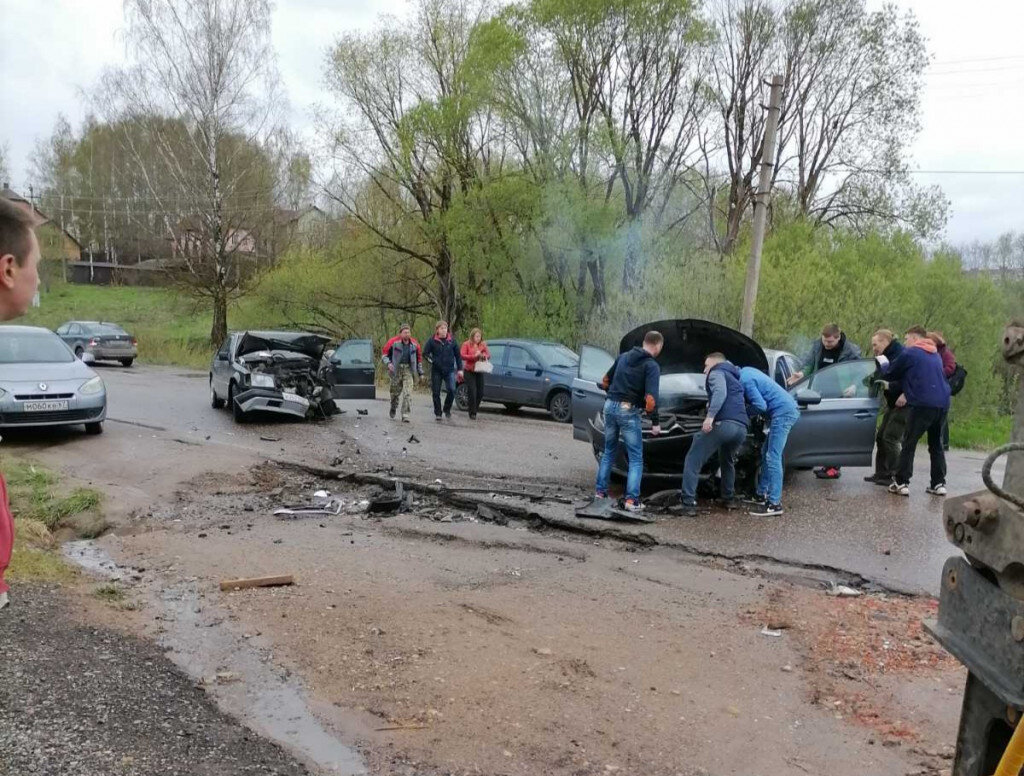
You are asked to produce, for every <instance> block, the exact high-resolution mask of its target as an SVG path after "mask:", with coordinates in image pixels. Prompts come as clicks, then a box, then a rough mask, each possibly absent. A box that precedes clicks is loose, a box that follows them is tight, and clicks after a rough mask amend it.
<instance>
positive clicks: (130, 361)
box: [121, 358, 135, 366]
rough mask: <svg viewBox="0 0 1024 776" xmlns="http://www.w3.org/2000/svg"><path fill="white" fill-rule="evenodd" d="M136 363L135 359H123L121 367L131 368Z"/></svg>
mask: <svg viewBox="0 0 1024 776" xmlns="http://www.w3.org/2000/svg"><path fill="white" fill-rule="evenodd" d="M134 363H135V359H134V358H122V359H121V366H131V365H132V364H134Z"/></svg>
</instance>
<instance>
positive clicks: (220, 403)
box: [210, 377, 224, 410]
mask: <svg viewBox="0 0 1024 776" xmlns="http://www.w3.org/2000/svg"><path fill="white" fill-rule="evenodd" d="M210 406H211V407H213V408H214V409H215V410H219V409H223V407H224V400H223V399H222V398H220V396H218V395H217V392H216V391H215V390H213V378H212V377H211V378H210Z"/></svg>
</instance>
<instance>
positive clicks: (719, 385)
mask: <svg viewBox="0 0 1024 776" xmlns="http://www.w3.org/2000/svg"><path fill="white" fill-rule="evenodd" d="M704 374H705V375H707V379H706V380H705V382H704V387H705V389H706V390H707V392H708V409H707V413H706V414H705V416H704V424H703V425H702V426H701V430H700V433H698V434H696V435H695V436H694V437H693V442H692V443H691V444H690V451H689V452H688V453H687V454H686V460H685V461H684V462H683V492H682V507H681V512H682V514H683V515H685V516H686V517H696V516H697V483H698V482H699V481H700V471H701V469H703V468H704V464H705V463H707V462H708V460H709V459H710V458H711V456H713V455H714V454H715V453H718V463H719V466H721V468H722V490H721V493H720V497H721V500H722V501H723V502H724V503H725V504H726V506H732V505H734V504H735V500H736V452H737V451H738V450H739V449H740V446H741V445H742V444H743V441H744V440H745V439H746V438H747V429H748V428H749V427H750V419H749V418H748V417H747V410H746V406H745V404H744V401H743V386H742V385H741V384H740V370H739V369H737V368H736V366H735V365H734V364H732V363H730V362H729V361H727V360H726V358H725V356H724V355H722V354H721V353H711V354H710V355H709V356H708V357H707V358H706V359H704Z"/></svg>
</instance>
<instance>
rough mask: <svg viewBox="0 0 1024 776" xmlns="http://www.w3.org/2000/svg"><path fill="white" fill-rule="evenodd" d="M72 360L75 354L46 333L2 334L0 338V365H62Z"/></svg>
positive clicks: (56, 338)
mask: <svg viewBox="0 0 1024 776" xmlns="http://www.w3.org/2000/svg"><path fill="white" fill-rule="evenodd" d="M74 360H75V354H74V353H72V352H71V351H70V350H69V349H68V346H67V345H65V344H64V342H63V341H62V340H61V339H60V338H59V337H57V335H56V334H51V333H50V332H48V331H40V332H35V331H33V332H18V333H16V334H9V333H7V332H4V333H3V336H0V364H53V363H59V364H63V363H70V362H72V361H74Z"/></svg>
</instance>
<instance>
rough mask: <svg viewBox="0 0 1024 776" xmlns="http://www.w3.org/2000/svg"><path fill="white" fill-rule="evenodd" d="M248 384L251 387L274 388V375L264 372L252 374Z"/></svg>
mask: <svg viewBox="0 0 1024 776" xmlns="http://www.w3.org/2000/svg"><path fill="white" fill-rule="evenodd" d="M250 385H252V387H253V388H274V387H276V386H275V384H274V376H273V375H265V374H260V373H257V374H254V375H252V377H251V379H250Z"/></svg>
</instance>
